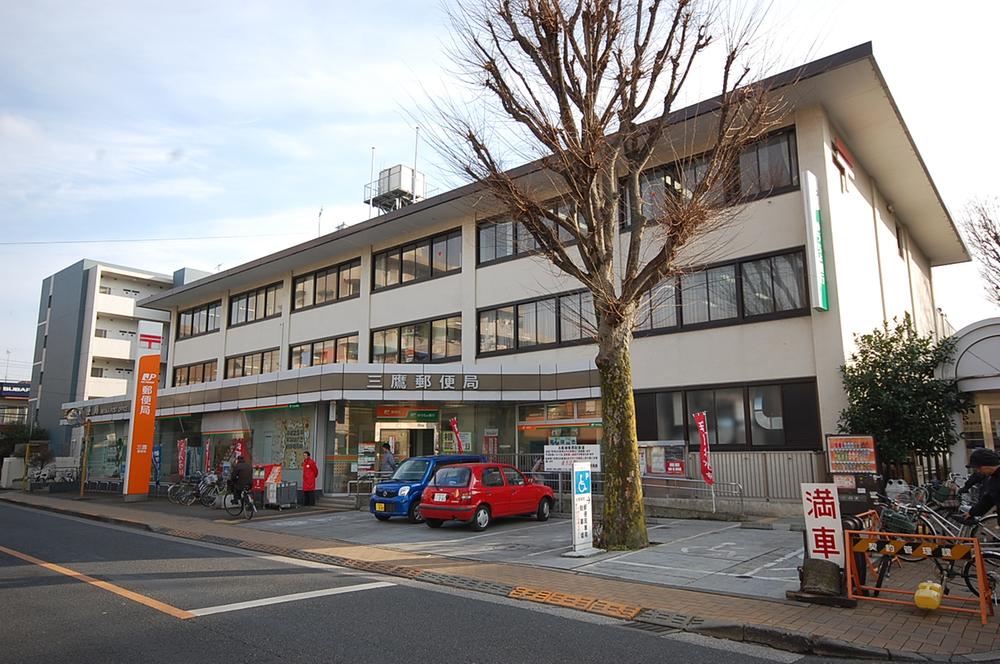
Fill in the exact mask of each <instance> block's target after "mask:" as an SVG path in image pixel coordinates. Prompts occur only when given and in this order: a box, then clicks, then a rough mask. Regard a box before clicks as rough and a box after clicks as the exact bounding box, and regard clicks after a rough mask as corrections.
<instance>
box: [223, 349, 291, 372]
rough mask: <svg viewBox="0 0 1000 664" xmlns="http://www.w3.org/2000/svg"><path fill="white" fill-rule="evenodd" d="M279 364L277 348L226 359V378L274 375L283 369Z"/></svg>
mask: <svg viewBox="0 0 1000 664" xmlns="http://www.w3.org/2000/svg"><path fill="white" fill-rule="evenodd" d="M278 362H279V360H278V349H277V348H273V349H271V350H265V351H259V352H256V353H247V354H246V355H237V356H236V357H228V358H226V378H239V377H241V376H256V375H258V374H266V373H273V372H275V371H278V370H279V369H280V368H281V367H280V366H279V364H278Z"/></svg>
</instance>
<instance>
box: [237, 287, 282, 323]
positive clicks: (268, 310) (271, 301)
mask: <svg viewBox="0 0 1000 664" xmlns="http://www.w3.org/2000/svg"><path fill="white" fill-rule="evenodd" d="M283 290H284V287H283V286H282V284H280V283H277V284H271V285H270V286H264V287H263V288H257V289H254V290H252V291H247V292H245V293H239V294H237V295H232V296H230V298H229V327H236V326H237V325H245V324H246V323H253V322H255V321H258V320H265V319H268V318H275V317H277V316H280V315H281V300H282V291H283Z"/></svg>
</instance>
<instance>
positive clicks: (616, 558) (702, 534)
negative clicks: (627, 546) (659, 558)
mask: <svg viewBox="0 0 1000 664" xmlns="http://www.w3.org/2000/svg"><path fill="white" fill-rule="evenodd" d="M739 527H740V524H738V523H734V524H732V525H731V526H726V527H725V528H716V529H715V530H707V531H705V532H703V533H698V534H696V535H688V536H687V537H679V538H677V539H675V540H670V541H669V542H664V543H663V544H658V545H657V546H668V545H672V544H677V543H678V542H686V541H688V540H693V539H697V538H699V537H704V536H705V535H714V534H715V533H721V532H725V531H727V530H732V529H733V528H739ZM650 548H655V547H650ZM648 550H649V549H639V550H638V551H629V552H628V553H623V554H621V555H618V556H614V557H611V558H605V559H604V560H596V561H594V562H592V563H587V564H586V565H580V566H579V567H577V568H576V569H578V570H580V569H583V568H584V567H590V566H591V565H597V564H599V563H609V562H611V561H617V560H620V559H621V558H625V557H627V556H634V555H635V554H637V553H642V552H644V551H648Z"/></svg>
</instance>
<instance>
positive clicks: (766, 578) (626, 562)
mask: <svg viewBox="0 0 1000 664" xmlns="http://www.w3.org/2000/svg"><path fill="white" fill-rule="evenodd" d="M600 562H613V563H614V564H615V565H629V566H630V567H646V568H650V569H670V570H676V571H678V572H681V571H683V572H696V573H698V574H704V575H706V576H731V577H733V578H737V579H742V578H747V573H746V572H741V573H739V574H737V573H734V572H722V571H719V572H712V571H709V570H704V569H693V568H691V567H671V566H669V565H654V564H651V563H634V562H632V561H630V560H615V561H607V560H604V561H600ZM595 564H596V563H595ZM752 578H753V579H755V580H757V581H782V582H788V581H798V579H797V578H795V579H790V578H785V577H774V576H754V577H752ZM695 580H697V579H695Z"/></svg>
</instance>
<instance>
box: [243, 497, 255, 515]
mask: <svg viewBox="0 0 1000 664" xmlns="http://www.w3.org/2000/svg"><path fill="white" fill-rule="evenodd" d="M256 513H257V506H256V505H254V504H253V496H251V495H250V494H249V493H245V494H243V518H244V519H246V520H247V521H249V520H250V519H252V518H253V515H254V514H256Z"/></svg>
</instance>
